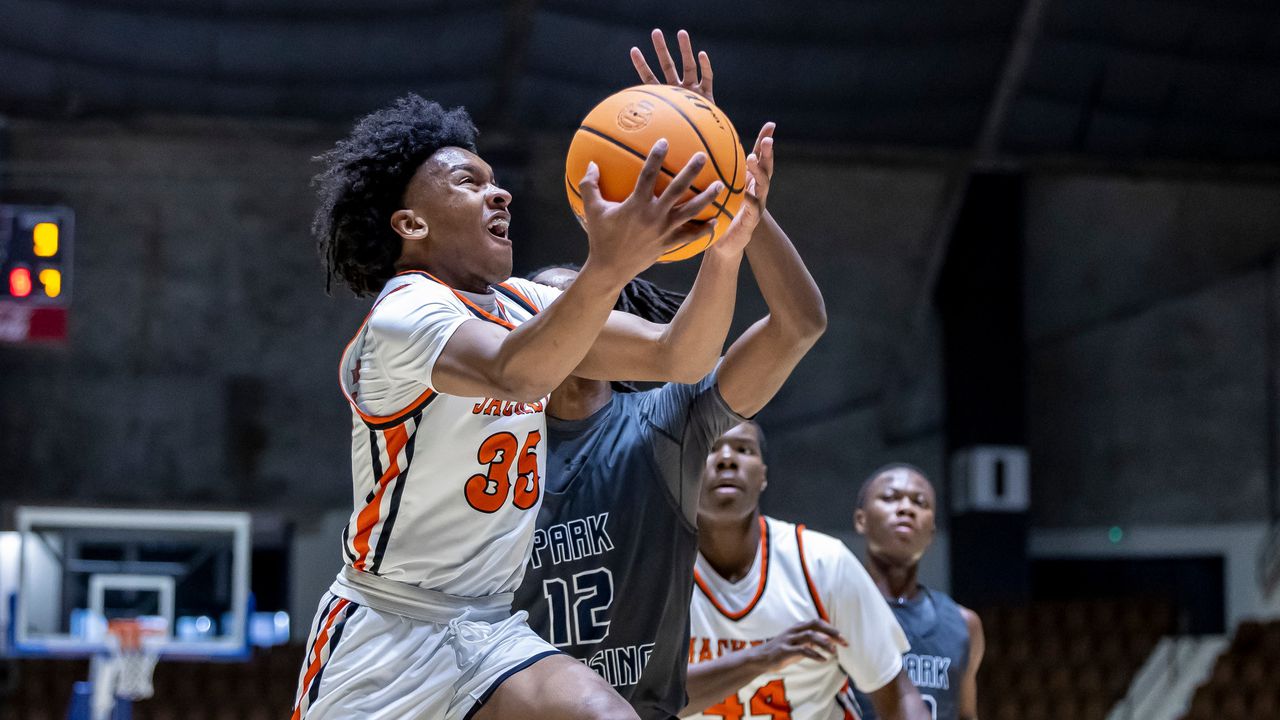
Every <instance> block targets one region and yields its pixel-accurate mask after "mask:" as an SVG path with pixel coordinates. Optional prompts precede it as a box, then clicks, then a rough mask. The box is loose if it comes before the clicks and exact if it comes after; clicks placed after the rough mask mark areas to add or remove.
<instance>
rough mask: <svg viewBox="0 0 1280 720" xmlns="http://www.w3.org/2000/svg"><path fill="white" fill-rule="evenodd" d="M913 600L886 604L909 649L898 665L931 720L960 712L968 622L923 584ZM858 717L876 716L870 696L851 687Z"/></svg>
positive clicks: (942, 596) (873, 719) (952, 603)
mask: <svg viewBox="0 0 1280 720" xmlns="http://www.w3.org/2000/svg"><path fill="white" fill-rule="evenodd" d="M920 590H921V592H920V594H919V595H917V596H916V598H915V599H913V600H910V601H908V602H905V603H901V604H899V603H896V602H890V603H889V606H890V607H891V608H893V614H894V615H895V616H896V617H897V618H898V623H899V624H900V625H902V629H903V631H905V632H906V634H907V640H909V641H910V642H911V649H910V650H909V651H907V653H906V654H905V655H903V656H902V669H903V670H906V671H907V675H908V676H910V678H911V682H912V683H913V684H914V685H915V686H916V688H917V689H919V690H920V695H921V697H923V698H924V702H925V705H927V706H928V707H929V710H930V712H931V713H933V718H934V720H956V719H957V718H958V717H959V715H960V681H961V680H962V679H963V678H964V673H965V669H966V668H967V667H968V666H969V626H968V625H966V624H965V622H964V616H963V615H961V614H960V606H959V605H956V603H955V601H954V600H952V599H951V598H950V597H949V596H947V594H946V593H941V592H938V591H936V590H930V589H928V588H926V587H924V586H921V588H920ZM854 697H855V698H856V700H857V705H858V713H859V717H861V718H862V719H863V720H878V719H877V716H876V710H875V708H874V707H873V706H872V705H871V698H869V697H867V696H866V695H863V694H862V693H859V692H857V691H854Z"/></svg>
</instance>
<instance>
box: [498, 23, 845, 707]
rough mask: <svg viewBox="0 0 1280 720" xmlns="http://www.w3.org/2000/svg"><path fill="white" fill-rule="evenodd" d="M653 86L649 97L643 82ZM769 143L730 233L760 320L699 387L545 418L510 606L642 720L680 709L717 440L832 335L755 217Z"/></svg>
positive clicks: (647, 306) (561, 396)
mask: <svg viewBox="0 0 1280 720" xmlns="http://www.w3.org/2000/svg"><path fill="white" fill-rule="evenodd" d="M654 40H655V43H654V44H655V48H660V49H659V50H658V54H659V59H660V61H661V62H662V66H663V67H664V69H665V68H667V67H671V68H672V72H671V73H668V75H667V79H668V80H669V81H670V82H672V83H673V84H680V83H679V82H678V81H677V80H676V78H675V75H674V65H673V64H672V63H671V57H670V55H669V54H668V53H667V52H666V45H665V42H664V41H663V40H662V37H661V34H660V33H657V34H656V35H655V38H654ZM680 49H681V51H682V55H684V56H685V62H686V64H685V70H686V73H689V72H693V73H694V74H695V75H696V72H697V71H696V69H695V66H694V65H693V64H692V57H693V53H692V50H691V48H690V45H689V39H688V35H687V34H685V33H683V32H682V33H681V35H680ZM634 52H638V51H634ZM704 58H705V56H704ZM704 62H705V61H704ZM641 63H643V59H642V60H641ZM645 69H646V70H647V66H646V68H645ZM704 71H709V65H705V64H704ZM686 76H688V75H686ZM649 78H652V82H657V80H656V78H653V76H652V73H649ZM642 79H646V78H645V77H644V75H643V73H642ZM710 83H711V78H710V73H709V72H704V77H703V81H702V82H699V83H696V87H695V89H697V90H698V91H699V92H703V93H704V94H705V95H708V96H709V95H710V92H711V84H710ZM772 133H773V126H772V124H769V125H766V126H765V128H764V129H763V130H762V131H761V133H760V136H759V138H758V139H757V141H756V145H755V149H754V152H753V153H752V156H751V157H749V158H748V160H747V167H748V171H749V174H750V178H751V181H750V182H749V184H748V189H747V193H748V200H747V202H746V203H744V204H743V208H742V211H741V212H740V213H739V216H738V217H737V218H735V220H734V225H742V224H747V226H748V227H750V228H752V229H754V232H752V233H751V234H750V244H749V245H747V248H746V256H747V257H748V258H749V259H750V261H751V269H752V273H753V274H754V275H755V279H756V283H757V285H758V286H759V288H760V292H761V294H762V295H763V297H764V300H765V303H766V304H767V305H768V308H769V313H768V315H766V316H765V317H764V318H762V319H760V320H758V321H757V322H756V323H755V324H753V325H752V326H751V327H749V328H748V329H747V330H746V331H745V332H744V333H743V334H742V335H741V336H740V337H739V338H738V339H737V340H736V341H734V342H733V344H732V345H731V346H730V347H729V349H728V351H727V352H726V353H725V355H724V358H723V360H722V361H721V363H720V365H719V367H718V368H717V369H716V370H715V371H714V372H712V373H711V374H710V375H708V376H707V377H705V378H701V379H697V378H693V379H691V382H690V383H688V384H681V383H670V384H667V385H664V386H662V387H660V388H657V389H654V390H648V391H645V392H625V393H617V392H615V391H614V390H613V389H612V388H611V386H610V384H609V383H607V382H601V381H598V380H590V379H587V378H582V377H570V378H569V379H568V380H567V381H566V382H565V383H564V384H563V385H561V386H560V387H559V388H557V389H556V390H555V391H553V392H552V393H551V401H550V404H549V406H548V408H547V430H548V433H549V436H548V441H549V442H548V445H549V448H550V457H549V458H548V463H547V478H546V481H545V483H544V485H545V494H544V500H543V504H542V508H541V510H540V512H539V515H538V523H537V530H536V531H535V535H534V544H533V555H532V557H531V559H530V561H529V568H528V571H527V572H526V574H525V577H524V582H523V584H522V585H521V587H520V589H519V590H518V591H517V593H516V602H515V606H516V607H517V608H520V609H523V610H527V611H528V612H529V624H530V626H531V627H532V628H533V629H534V630H535V631H536V632H538V633H539V634H540V635H542V636H543V637H544V638H545V639H546V640H548V641H549V642H551V643H552V644H553V645H555V646H556V647H558V648H559V649H561V650H563V651H564V652H566V653H568V654H569V655H571V656H573V657H575V658H578V659H579V660H581V661H582V662H584V663H586V664H587V665H588V666H589V667H591V668H593V669H594V670H596V672H598V673H599V674H600V675H601V676H602V677H604V678H605V679H606V680H607V681H608V682H609V683H610V684H611V685H613V687H614V689H616V690H617V691H618V693H619V694H621V695H622V697H623V698H625V699H627V700H628V701H629V702H630V703H631V704H632V707H633V708H634V709H635V711H636V713H637V714H638V715H639V716H640V717H641V718H645V719H650V718H652V719H659V720H668V719H669V718H673V717H674V716H676V715H677V714H678V713H679V711H680V709H681V708H682V707H684V704H685V687H684V684H685V668H686V664H687V657H686V655H687V652H688V645H689V598H690V594H691V592H692V589H693V564H694V559H695V557H696V556H697V530H696V525H695V523H696V521H697V512H698V497H699V489H700V483H699V480H700V477H701V471H702V467H703V464H704V462H705V459H706V456H707V452H708V450H709V449H710V448H711V445H712V443H713V442H714V441H715V439H716V438H717V437H719V436H720V434H721V433H723V432H724V431H725V430H727V429H728V428H730V427H732V426H734V425H736V424H738V423H740V422H742V421H743V419H744V418H746V417H750V416H752V415H755V414H756V413H757V412H759V411H760V409H761V408H762V407H764V405H765V403H767V402H768V401H769V399H770V398H772V397H773V395H774V393H776V392H777V391H778V389H779V388H780V387H781V386H782V383H783V382H784V381H785V380H786V379H787V377H788V376H789V375H790V374H791V371H792V369H793V368H794V367H795V366H796V364H797V363H798V362H799V361H800V359H801V358H802V357H804V355H805V353H806V352H807V351H808V349H809V348H810V347H812V345H813V344H814V342H816V341H817V339H818V337H819V336H820V335H821V334H822V332H823V330H824V329H825V327H826V310H825V307H824V305H823V302H822V295H821V294H820V293H819V291H818V288H817V285H816V284H815V283H814V282H813V278H812V277H810V275H809V272H808V270H807V269H806V268H805V266H804V263H803V262H802V261H801V259H800V256H799V254H798V253H796V250H795V248H794V247H793V246H792V245H791V242H790V240H788V239H787V237H786V235H785V234H784V233H783V232H782V230H781V229H780V228H779V227H778V225H777V223H775V222H774V221H773V218H772V217H770V216H769V215H768V213H767V212H765V209H764V204H765V200H766V197H767V193H768V189H769V180H770V176H771V175H772V171H773V137H772ZM757 223H758V224H757ZM733 233H734V230H733V229H731V230H730V231H729V233H728V234H726V236H725V240H728V239H730V236H731V235H732V234H733ZM725 240H721V241H720V242H725ZM715 250H716V246H713V247H712V248H711V250H709V251H708V252H713V251H715ZM573 274H574V273H573V272H572V271H571V270H563V269H557V270H552V271H549V272H544V273H540V274H538V275H537V276H535V277H534V278H533V279H534V280H536V281H538V282H542V283H546V284H550V285H553V286H560V287H565V286H567V284H568V283H571V282H573ZM642 287H643V286H642ZM628 293H630V296H629V295H628ZM698 293H699V287H698V286H697V285H695V287H694V290H693V291H692V294H691V295H690V297H689V299H688V301H687V302H686V304H688V303H696V302H697V298H696V297H695V296H696V295H697V294H698ZM629 297H630V299H634V300H637V302H626V303H625V304H624V305H619V306H618V309H620V310H624V311H628V312H631V313H633V314H635V315H637V316H638V319H637V322H640V321H641V319H643V320H648V321H650V322H662V321H663V320H664V317H662V316H661V315H659V314H655V313H660V312H662V308H661V307H660V306H662V305H664V303H662V302H656V303H655V302H647V301H646V299H649V300H651V299H653V297H654V295H653V293H652V289H651V288H647V289H644V290H642V291H640V292H639V293H637V292H636V291H635V287H634V286H633V287H629V288H628V290H627V292H626V293H624V296H623V300H624V301H625V300H628V298H629ZM667 309H668V310H669V309H670V308H669V307H668V308H667ZM730 315H731V313H730ZM730 319H731V317H730V316H726V317H724V327H723V328H722V329H720V331H719V336H718V337H715V338H714V342H716V343H718V344H720V343H723V339H724V336H725V334H726V333H727V332H728V325H729V321H730ZM618 379H619V380H644V379H645V378H618Z"/></svg>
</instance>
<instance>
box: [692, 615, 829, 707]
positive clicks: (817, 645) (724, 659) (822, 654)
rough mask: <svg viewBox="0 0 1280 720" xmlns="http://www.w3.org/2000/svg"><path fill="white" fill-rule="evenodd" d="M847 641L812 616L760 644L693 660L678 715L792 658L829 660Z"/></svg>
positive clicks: (711, 701)
mask: <svg viewBox="0 0 1280 720" xmlns="http://www.w3.org/2000/svg"><path fill="white" fill-rule="evenodd" d="M848 644H849V643H848V642H846V641H845V639H844V638H843V637H841V636H840V632H839V631H838V630H836V629H835V628H834V627H832V626H831V625H829V624H828V623H826V622H823V621H822V620H819V619H817V618H814V619H813V620H809V621H806V622H802V623H797V624H795V625H792V626H791V627H789V628H787V630H786V632H784V633H782V634H781V635H778V636H777V637H775V638H773V639H771V640H769V642H766V643H764V644H762V645H753V646H751V647H746V648H743V649H741V650H738V651H736V652H731V653H728V654H727V655H722V656H720V657H718V658H716V659H715V660H708V661H707V662H700V663H694V664H692V665H690V666H689V677H688V680H687V681H686V682H685V692H687V693H688V694H689V702H688V704H687V705H685V707H684V709H683V710H681V711H680V716H681V717H688V716H690V715H697V714H698V713H700V712H702V711H703V710H706V709H707V708H709V707H711V706H712V705H715V704H716V703H718V702H720V701H722V700H724V699H725V698H726V697H728V696H730V695H732V694H734V693H736V692H738V690H740V689H742V687H743V686H744V685H746V684H747V683H749V682H751V681H752V680H755V679H756V678H758V677H760V676H761V675H763V674H765V673H769V672H777V671H779V670H781V669H782V668H784V667H786V666H788V665H790V664H791V663H793V662H797V661H799V660H803V659H804V658H812V659H814V660H819V661H827V660H831V659H832V658H833V657H835V655H836V651H837V650H836V646H837V645H842V646H844V645H848Z"/></svg>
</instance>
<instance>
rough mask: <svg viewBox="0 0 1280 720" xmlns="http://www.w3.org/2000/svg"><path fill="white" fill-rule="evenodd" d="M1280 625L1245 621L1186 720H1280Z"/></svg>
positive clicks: (1193, 702) (1184, 716) (1197, 692)
mask: <svg viewBox="0 0 1280 720" xmlns="http://www.w3.org/2000/svg"><path fill="white" fill-rule="evenodd" d="M1277 665H1280V621H1272V622H1268V623H1261V622H1253V621H1248V620H1246V621H1244V622H1242V623H1240V625H1239V627H1237V628H1236V634H1235V637H1233V638H1232V640H1231V645H1230V646H1228V648H1227V650H1226V651H1225V652H1223V653H1222V655H1220V656H1219V657H1218V661H1217V662H1216V663H1215V664H1214V666H1213V672H1212V673H1210V675H1209V679H1208V680H1206V681H1205V683H1204V684H1203V685H1201V686H1200V687H1199V688H1197V689H1196V694H1195V696H1194V697H1192V700H1191V707H1190V708H1189V709H1188V710H1187V713H1186V714H1185V715H1183V716H1182V717H1183V720H1245V719H1248V720H1253V719H1254V718H1280V680H1278V679H1277V678H1276V675H1275V668H1276V666H1277Z"/></svg>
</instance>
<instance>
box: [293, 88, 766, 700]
mask: <svg viewBox="0 0 1280 720" xmlns="http://www.w3.org/2000/svg"><path fill="white" fill-rule="evenodd" d="M475 135H476V132H475V128H474V126H473V124H472V122H471V119H470V117H468V116H467V114H466V111H465V110H462V109H461V108H458V109H455V110H445V109H443V108H441V107H440V105H438V104H436V103H434V102H429V101H427V100H424V99H422V98H420V97H418V96H416V95H409V96H406V97H404V98H401V99H400V100H398V101H397V102H396V103H394V104H393V105H391V106H389V107H387V108H384V109H382V110H379V111H377V112H375V113H373V114H371V115H369V116H368V117H366V118H364V119H363V120H361V121H360V122H359V123H358V124H357V125H356V127H355V128H354V130H353V131H352V133H351V135H350V136H349V137H348V138H347V139H345V140H343V141H341V142H339V143H338V144H337V145H336V146H335V147H334V149H333V150H331V151H329V152H328V153H326V154H325V155H324V156H322V157H321V160H322V162H323V163H324V165H325V169H324V170H323V171H322V172H321V174H320V175H319V176H318V177H317V184H318V185H319V188H320V191H319V194H320V200H321V203H320V209H319V211H318V212H317V214H316V220H315V226H314V231H315V233H316V235H317V237H318V239H319V242H320V247H321V250H322V252H323V254H324V256H325V258H326V260H327V263H328V267H329V271H330V276H331V278H332V279H337V280H338V281H339V282H341V283H343V284H345V285H347V286H348V287H349V288H350V289H351V290H353V291H354V292H355V293H356V294H357V295H365V296H376V299H375V300H374V304H373V308H372V309H371V310H370V312H369V315H368V317H367V318H366V320H365V322H364V323H363V324H362V325H361V327H360V329H359V331H358V332H357V334H356V336H355V338H354V339H353V340H352V341H351V343H350V344H349V345H348V346H347V349H346V351H345V352H344V353H343V356H342V362H341V367H340V371H341V376H340V380H341V386H342V389H343V392H344V393H345V394H346V396H347V399H348V401H349V402H350V404H351V407H352V414H353V424H352V476H353V480H354V487H353V500H354V508H353V512H352V515H351V520H350V522H349V524H348V526H347V528H346V531H345V532H344V534H343V538H342V540H343V543H342V544H343V553H344V557H345V565H344V567H343V568H342V571H341V573H340V574H339V576H338V578H337V579H336V580H335V582H334V584H333V585H332V586H331V588H330V590H329V592H328V593H326V595H325V596H324V597H323V598H322V600H321V603H320V608H319V610H318V612H317V614H316V617H315V620H314V622H313V624H312V629H311V639H310V640H309V641H308V643H307V656H306V658H305V659H304V662H303V667H302V670H301V672H300V674H299V682H298V693H297V698H296V702H295V706H294V711H293V718H294V719H295V720H301V719H302V718H310V719H312V720H317V719H320V718H326V719H327V718H354V717H359V718H373V719H379V718H385V719H387V720H391V719H393V718H394V719H395V720H406V719H422V720H434V719H436V718H444V719H446V720H467V719H469V718H472V717H474V718H476V719H477V720H487V719H488V718H501V717H517V716H518V717H523V718H634V717H635V715H634V713H633V712H632V710H631V708H630V707H629V706H628V705H627V704H626V703H625V702H624V701H623V700H622V699H621V698H619V697H618V695H617V694H616V693H615V692H614V691H613V690H612V689H611V688H610V687H609V686H608V685H607V684H606V683H605V682H604V681H603V680H602V679H601V678H600V677H599V676H598V675H596V674H595V673H594V672H592V671H591V670H590V669H589V668H587V667H586V666H584V665H582V664H581V663H578V662H577V661H575V660H573V659H571V658H569V657H567V656H565V655H563V654H560V653H558V652H557V651H555V650H554V648H552V647H551V646H550V645H548V644H547V643H546V642H544V641H542V640H541V639H539V638H538V637H537V636H536V635H535V634H534V633H533V632H532V631H530V630H529V628H528V626H527V624H526V623H525V622H524V619H525V615H524V613H514V614H513V613H512V612H511V607H510V606H511V600H512V591H513V590H514V589H515V588H516V586H517V585H518V584H519V582H520V579H521V576H522V574H523V568H524V563H525V560H526V558H527V557H528V555H529V550H530V543H531V540H532V536H533V529H534V521H535V518H536V516H537V513H538V506H539V503H540V502H541V487H540V479H541V477H542V476H543V475H544V474H545V472H546V466H545V449H546V441H545V437H546V422H545V416H544V414H543V411H544V407H545V404H546V398H547V395H548V394H549V393H550V391H551V390H552V389H553V388H555V387H556V386H557V385H559V384H560V383H561V382H562V381H563V380H564V379H565V377H567V376H568V375H569V374H571V373H574V374H577V375H579V376H584V377H592V378H600V379H610V378H614V377H626V378H629V379H636V380H660V381H679V382H692V381H694V380H696V379H698V378H701V377H703V376H704V375H706V374H707V373H708V372H710V371H711V369H712V368H713V367H714V365H715V362H716V360H717V359H718V355H719V350H720V346H721V342H722V341H723V337H724V328H721V329H720V332H719V338H720V339H719V340H714V337H715V333H714V331H713V329H714V328H715V327H718V326H720V325H727V323H724V322H722V317H723V315H724V312H723V310H724V308H722V307H720V305H723V304H725V303H732V297H733V291H734V288H735V285H736V281H737V274H738V269H739V265H740V263H741V259H742V252H743V247H744V246H745V244H746V240H747V239H748V238H747V237H741V235H742V233H739V234H738V235H735V234H734V233H732V232H731V233H728V234H726V236H725V237H724V238H723V239H722V240H721V241H720V242H718V243H717V244H716V246H715V247H713V248H712V249H711V250H709V251H708V252H707V253H705V256H704V258H703V261H702V267H701V270H700V272H699V277H698V279H697V281H696V284H695V293H694V294H695V295H696V296H697V298H698V302H697V303H686V305H687V307H685V308H682V309H681V311H680V312H679V313H678V314H677V316H676V318H675V319H674V320H673V321H672V323H671V324H670V325H669V326H660V325H654V324H652V323H647V322H644V321H643V320H640V319H639V318H636V317H634V316H630V315H623V314H620V313H611V310H612V307H613V305H614V301H615V299H616V298H617V296H618V293H619V291H620V290H621V288H622V287H623V285H625V284H626V283H627V282H628V281H629V280H631V278H633V277H634V276H635V275H636V274H638V273H639V272H641V271H642V270H644V269H646V268H647V267H649V266H650V265H651V264H653V263H654V262H655V261H656V260H657V258H658V257H659V256H660V255H661V254H663V253H664V252H666V251H667V250H669V249H670V248H672V247H674V246H677V245H681V244H684V243H687V242H690V241H692V240H693V239H695V238H696V237H699V236H700V235H701V234H702V233H704V232H707V231H709V228H707V227H702V226H698V225H695V224H693V223H691V222H690V221H691V219H692V218H693V217H695V216H696V214H697V213H698V212H699V211H701V210H702V209H703V208H704V207H706V205H707V204H709V203H710V202H711V200H712V199H713V198H714V197H715V195H716V193H717V192H719V191H720V190H721V189H722V188H721V186H720V183H712V184H711V185H710V186H709V187H708V188H707V189H706V191H704V192H702V193H700V194H698V195H697V196H695V197H694V198H693V199H690V200H688V201H686V202H683V203H680V202H679V198H680V197H681V196H682V195H683V194H684V192H685V191H686V190H687V189H688V188H689V187H690V184H691V182H692V180H693V178H694V176H696V174H697V172H698V171H699V170H700V169H701V166H702V165H703V164H704V163H705V162H706V158H705V156H703V155H701V154H699V155H695V156H694V158H693V159H692V160H690V162H689V163H688V164H687V165H686V166H685V167H684V168H683V169H682V170H681V171H680V172H679V173H677V174H676V176H675V177H674V178H673V179H672V180H671V183H670V184H669V185H668V186H667V188H666V189H665V190H664V191H663V192H662V193H661V194H660V195H655V192H654V187H655V183H656V179H657V177H658V175H659V172H660V169H661V167H662V161H663V159H664V158H665V154H666V144H665V142H662V141H659V143H658V144H656V145H655V146H654V148H653V150H652V151H651V152H650V153H649V156H648V158H647V160H646V161H645V164H644V168H643V169H642V170H641V173H640V178H639V180H638V181H637V183H636V186H635V191H634V193H633V194H632V195H631V196H630V197H629V198H627V199H626V200H625V201H623V202H621V203H612V202H606V201H605V200H603V199H602V198H601V196H600V192H599V188H598V175H599V172H598V170H597V169H596V168H595V167H594V166H592V167H590V168H589V169H588V171H587V174H586V176H585V177H584V178H583V179H582V182H581V183H580V185H579V188H580V190H581V192H582V194H583V197H584V203H585V215H586V219H585V227H586V231H587V237H588V245H589V253H588V258H587V260H586V262H585V263H584V265H583V268H582V272H581V274H580V275H579V277H578V280H577V282H575V283H574V284H573V285H572V287H570V288H569V289H567V290H565V291H564V292H563V293H559V292H558V291H556V290H553V289H551V288H547V287H545V286H540V285H537V284H534V283H530V282H527V281H523V280H512V279H509V276H510V274H511V265H512V258H511V243H512V239H511V236H510V234H509V227H510V224H511V219H512V216H511V211H510V203H511V195H510V193H508V192H507V191H506V190H504V189H503V188H502V187H501V186H500V185H499V184H498V181H497V178H495V177H494V171H493V169H492V168H491V167H490V166H489V164H488V163H486V162H485V161H484V160H483V159H481V158H480V157H479V156H478V155H477V154H476V152H475ZM553 301H554V302H553ZM709 328H712V329H709ZM708 336H710V337H711V338H712V339H711V340H708V339H707V338H708Z"/></svg>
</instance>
